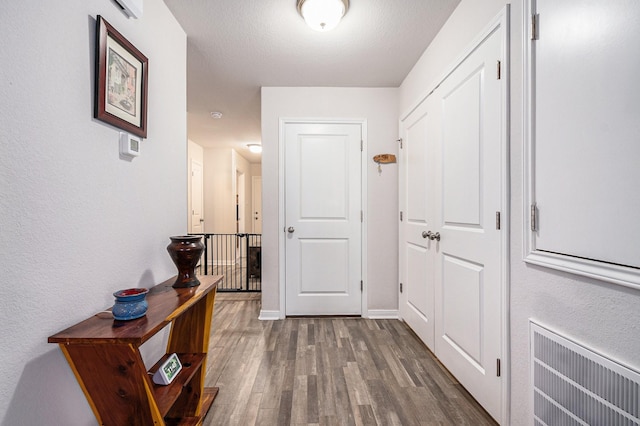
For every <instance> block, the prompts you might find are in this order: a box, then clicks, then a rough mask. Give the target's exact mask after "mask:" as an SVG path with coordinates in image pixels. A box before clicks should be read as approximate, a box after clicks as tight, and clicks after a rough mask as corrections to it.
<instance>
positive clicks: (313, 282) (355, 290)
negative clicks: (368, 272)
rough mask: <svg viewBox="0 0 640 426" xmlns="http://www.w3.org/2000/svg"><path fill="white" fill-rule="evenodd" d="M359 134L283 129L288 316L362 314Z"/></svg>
mask: <svg viewBox="0 0 640 426" xmlns="http://www.w3.org/2000/svg"><path fill="white" fill-rule="evenodd" d="M361 135H362V129H361V125H360V124H327V123H317V124H310V123H287V124H286V125H285V135H284V137H285V141H284V142H285V143H284V145H285V224H286V225H285V229H284V230H283V231H284V232H286V243H285V251H286V255H285V262H286V265H285V270H286V272H285V274H286V278H285V279H286V284H285V285H286V309H285V310H286V314H287V315H312V314H313V315H336V314H341V315H346V314H356V315H359V314H361V310H362V306H361V305H362V303H361V299H362V296H361V287H360V280H361V275H362V274H361V269H362V267H361V257H362V255H361V245H362V242H361V234H362V229H361V228H362V222H361V208H362V207H361V198H362V195H361V167H362V166H361Z"/></svg>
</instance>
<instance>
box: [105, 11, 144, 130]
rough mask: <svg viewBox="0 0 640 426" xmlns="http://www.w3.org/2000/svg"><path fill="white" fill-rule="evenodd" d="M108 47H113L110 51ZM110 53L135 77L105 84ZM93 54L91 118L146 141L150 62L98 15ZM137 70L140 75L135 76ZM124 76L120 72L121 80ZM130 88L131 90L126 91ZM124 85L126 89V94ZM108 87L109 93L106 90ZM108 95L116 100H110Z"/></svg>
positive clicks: (107, 77) (124, 72)
mask: <svg viewBox="0 0 640 426" xmlns="http://www.w3.org/2000/svg"><path fill="white" fill-rule="evenodd" d="M110 47H113V48H111V51H110ZM109 54H111V55H113V56H114V58H115V59H117V60H118V63H122V64H124V66H125V67H126V68H127V69H128V70H131V71H136V78H135V79H134V80H133V81H130V79H128V78H125V81H124V82H122V81H120V82H118V83H117V84H116V83H114V81H108V79H109V76H110V74H109V66H110V64H109V59H110V57H109V56H108V55H109ZM95 55H96V58H95V102H94V104H95V105H94V118H96V119H98V120H100V121H103V122H105V123H108V124H111V125H112V126H115V127H117V128H119V129H122V130H124V131H126V132H129V133H131V134H134V135H136V136H140V137H141V138H146V137H147V92H148V71H149V59H148V58H147V57H146V56H145V55H144V54H142V52H140V51H139V50H138V49H137V48H136V47H135V46H134V45H133V44H132V43H131V42H129V40H127V39H126V38H125V37H124V36H123V35H122V34H120V32H118V31H117V30H116V29H115V28H114V27H113V26H112V25H111V24H109V23H108V22H107V21H106V20H105V19H104V18H103V17H102V16H100V15H98V16H97V19H96V48H95ZM138 71H139V72H140V76H137V72H138ZM126 75H127V73H126V71H123V73H122V75H121V78H120V80H122V77H123V76H126ZM131 83H133V84H131ZM110 85H111V86H110ZM132 85H133V90H129V89H130V88H131V86H132ZM125 86H127V87H128V89H127V90H126V91H125ZM108 87H111V88H112V90H111V91H109V90H108ZM114 88H116V89H117V90H115V91H114V90H113V89H114ZM116 92H117V93H116ZM131 92H132V93H131ZM110 94H111V97H112V98H115V99H119V101H118V102H117V103H116V102H115V101H110V99H109V95H110Z"/></svg>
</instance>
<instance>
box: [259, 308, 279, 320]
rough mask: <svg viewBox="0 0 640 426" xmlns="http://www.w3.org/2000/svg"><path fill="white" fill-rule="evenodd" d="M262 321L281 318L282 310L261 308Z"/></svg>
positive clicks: (260, 318) (260, 317)
mask: <svg viewBox="0 0 640 426" xmlns="http://www.w3.org/2000/svg"><path fill="white" fill-rule="evenodd" d="M258 319H259V320H260V321H276V320H279V319H281V317H280V311H265V310H264V309H262V310H260V316H258Z"/></svg>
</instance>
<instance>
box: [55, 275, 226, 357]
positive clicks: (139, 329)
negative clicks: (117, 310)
mask: <svg viewBox="0 0 640 426" xmlns="http://www.w3.org/2000/svg"><path fill="white" fill-rule="evenodd" d="M222 278H223V277H222V275H204V276H199V277H198V279H199V280H200V285H199V286H196V287H189V288H173V287H172V285H173V283H174V282H175V280H176V277H173V278H170V279H168V280H167V281H165V282H163V283H160V284H158V285H156V286H154V287H151V288H150V289H149V293H147V298H146V299H147V302H148V304H149V308H148V310H147V313H146V315H144V316H143V317H141V318H138V319H134V320H129V321H118V320H114V319H113V317H112V316H111V314H110V313H97V314H96V315H94V316H92V317H90V318H87V319H86V320H84V321H82V322H79V323H78V324H76V325H73V326H71V327H69V328H67V329H66V330H63V331H60V332H59V333H56V334H54V335H53V336H50V337H49V340H48V341H49V343H59V344H89V343H91V344H95V343H111V344H113V343H121V344H135V345H141V344H142V343H144V342H145V341H147V340H148V339H150V338H151V336H153V335H154V334H156V333H157V332H158V331H160V330H161V329H162V328H164V327H165V326H166V325H167V324H169V323H170V322H171V321H172V320H173V319H175V318H176V317H178V316H180V315H181V314H182V313H184V312H185V311H187V310H188V309H189V308H190V307H191V306H193V305H194V304H196V303H197V302H198V301H200V300H201V299H202V298H204V297H205V296H206V295H207V294H209V293H210V292H211V290H213V289H215V288H216V287H217V285H218V283H219V282H220V281H221V280H222Z"/></svg>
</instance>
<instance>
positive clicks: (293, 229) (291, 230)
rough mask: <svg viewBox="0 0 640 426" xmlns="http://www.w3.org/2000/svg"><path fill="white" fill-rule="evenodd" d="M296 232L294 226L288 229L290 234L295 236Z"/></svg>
mask: <svg viewBox="0 0 640 426" xmlns="http://www.w3.org/2000/svg"><path fill="white" fill-rule="evenodd" d="M294 231H295V228H294V227H293V226H290V227H288V228H287V232H288V233H290V234H293V232H294Z"/></svg>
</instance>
